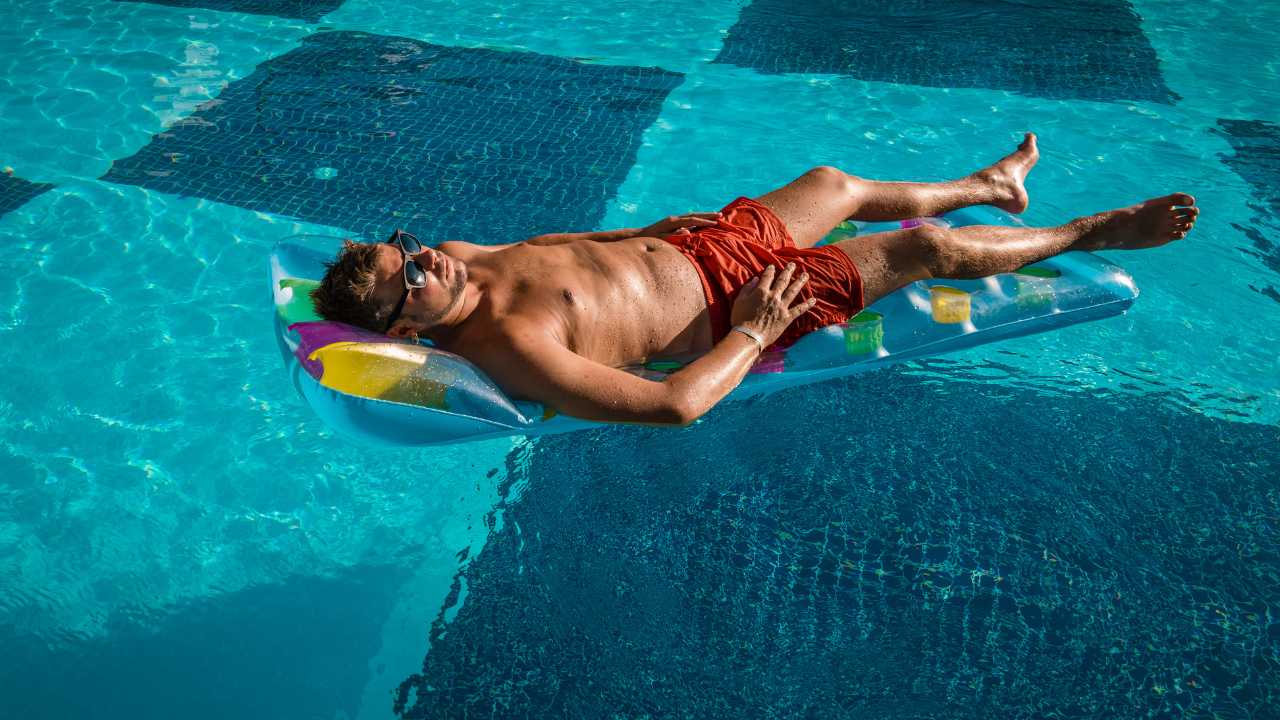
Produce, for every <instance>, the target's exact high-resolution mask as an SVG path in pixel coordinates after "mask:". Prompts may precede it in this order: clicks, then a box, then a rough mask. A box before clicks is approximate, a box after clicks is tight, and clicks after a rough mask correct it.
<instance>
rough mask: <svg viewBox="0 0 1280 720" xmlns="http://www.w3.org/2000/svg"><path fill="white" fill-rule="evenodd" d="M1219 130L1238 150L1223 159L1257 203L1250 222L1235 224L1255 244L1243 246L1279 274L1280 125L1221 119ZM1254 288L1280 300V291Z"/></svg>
mask: <svg viewBox="0 0 1280 720" xmlns="http://www.w3.org/2000/svg"><path fill="white" fill-rule="evenodd" d="M1216 132H1217V133H1218V134H1220V135H1222V136H1223V137H1225V138H1226V139H1227V142H1229V143H1231V148H1232V149H1233V150H1234V151H1235V152H1234V153H1232V154H1231V155H1223V156H1222V160H1223V162H1225V163H1226V164H1227V167H1229V168H1231V169H1232V170H1233V171H1234V172H1235V173H1236V174H1237V175H1239V176H1240V177H1241V178H1243V179H1244V180H1245V182H1247V183H1249V186H1250V187H1251V188H1253V193H1254V195H1255V197H1256V198H1257V200H1258V202H1257V203H1249V206H1250V207H1252V208H1253V209H1254V210H1255V211H1256V212H1257V213H1258V214H1257V216H1255V217H1254V218H1253V219H1252V220H1251V222H1250V223H1249V224H1248V225H1244V224H1240V223H1232V224H1231V225H1232V227H1234V228H1235V229H1236V230H1238V231H1240V233H1242V234H1243V235H1244V236H1245V237H1246V238H1248V239H1249V242H1250V243H1251V244H1252V247H1245V248H1241V250H1243V251H1244V252H1245V253H1246V254H1248V255H1251V256H1253V257H1255V258H1257V259H1258V260H1260V261H1262V264H1263V265H1265V266H1267V267H1268V268H1269V269H1271V270H1272V271H1274V272H1276V273H1280V125H1277V124H1275V123H1270V122H1266V121H1265V120H1231V119H1219V120H1218V127H1217V129H1216ZM1250 287H1252V288H1253V289H1254V290H1256V291H1257V292H1259V293H1262V294H1263V295H1266V296H1267V297H1269V298H1271V299H1272V300H1275V301H1277V302H1280V292H1277V290H1276V289H1275V288H1274V287H1272V286H1266V287H1261V288H1259V287H1256V286H1252V285H1251V286H1250Z"/></svg>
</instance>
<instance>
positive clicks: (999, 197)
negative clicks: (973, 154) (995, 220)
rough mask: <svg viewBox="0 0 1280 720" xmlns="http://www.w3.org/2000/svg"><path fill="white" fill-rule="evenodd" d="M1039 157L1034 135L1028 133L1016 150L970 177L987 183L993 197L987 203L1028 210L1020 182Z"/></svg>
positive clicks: (1025, 196) (1024, 189)
mask: <svg viewBox="0 0 1280 720" xmlns="http://www.w3.org/2000/svg"><path fill="white" fill-rule="evenodd" d="M1039 159H1040V149H1039V148H1037V147H1036V134H1035V133H1027V135H1026V137H1025V138H1023V140H1022V144H1021V145H1019V146H1018V149H1017V150H1015V151H1014V152H1013V153H1012V154H1009V155H1006V156H1005V157H1004V158H1003V159H1001V160H1000V162H997V163H996V164H995V165H992V166H991V167H988V168H983V169H982V170H979V171H978V172H976V173H974V174H973V177H975V178H977V179H978V180H980V181H982V182H983V183H985V184H987V185H989V186H990V190H991V193H992V199H991V201H990V203H989V204H991V205H995V206H996V207H998V208H1000V209H1001V210H1005V211H1007V212H1011V213H1014V214H1017V213H1020V212H1022V211H1023V210H1026V209H1027V203H1028V202H1029V200H1028V198H1027V188H1026V187H1025V186H1024V185H1023V181H1025V180H1026V179H1027V173H1029V172H1031V168H1033V167H1035V165H1036V162H1037V161H1038V160H1039Z"/></svg>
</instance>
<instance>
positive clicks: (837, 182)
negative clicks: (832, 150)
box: [805, 165, 862, 195]
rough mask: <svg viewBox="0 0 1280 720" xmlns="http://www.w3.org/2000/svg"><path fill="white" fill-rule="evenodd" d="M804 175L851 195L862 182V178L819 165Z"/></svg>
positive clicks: (829, 166)
mask: <svg viewBox="0 0 1280 720" xmlns="http://www.w3.org/2000/svg"><path fill="white" fill-rule="evenodd" d="M805 175H807V176H809V177H811V178H813V179H814V180H816V181H818V182H821V183H823V184H825V185H830V186H831V187H833V188H836V189H838V190H841V191H843V192H847V193H849V194H851V195H852V194H854V193H856V192H857V190H858V184H859V183H861V182H862V178H860V177H857V176H855V175H850V174H849V173H847V172H845V171H843V170H841V169H840V168H838V167H834V166H832V165H819V166H818V167H815V168H813V169H811V170H809V172H807V173H805Z"/></svg>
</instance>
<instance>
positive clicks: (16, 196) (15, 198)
mask: <svg viewBox="0 0 1280 720" xmlns="http://www.w3.org/2000/svg"><path fill="white" fill-rule="evenodd" d="M52 189H53V185H52V184H50V183H37V182H31V181H29V180H23V179H22V178H20V177H17V176H16V175H13V174H12V172H0V217H3V216H4V214H5V213H7V212H9V211H10V210H16V209H18V208H20V207H22V206H23V205H24V204H26V202H27V201H28V200H30V199H31V198H33V197H35V196H37V195H39V194H40V193H43V192H47V191H49V190H52Z"/></svg>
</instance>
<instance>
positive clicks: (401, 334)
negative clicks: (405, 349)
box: [387, 320, 418, 340]
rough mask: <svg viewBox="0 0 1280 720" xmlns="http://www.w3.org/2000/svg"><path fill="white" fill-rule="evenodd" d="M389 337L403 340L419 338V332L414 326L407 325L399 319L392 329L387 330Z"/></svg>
mask: <svg viewBox="0 0 1280 720" xmlns="http://www.w3.org/2000/svg"><path fill="white" fill-rule="evenodd" d="M387 337H393V338H395V339H397V340H402V339H404V338H411V339H414V340H417V339H418V333H417V332H416V331H415V330H413V329H412V328H410V327H409V326H408V325H405V324H404V323H402V322H400V321H398V320H397V321H396V324H395V325H392V326H391V329H390V330H388V331H387Z"/></svg>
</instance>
